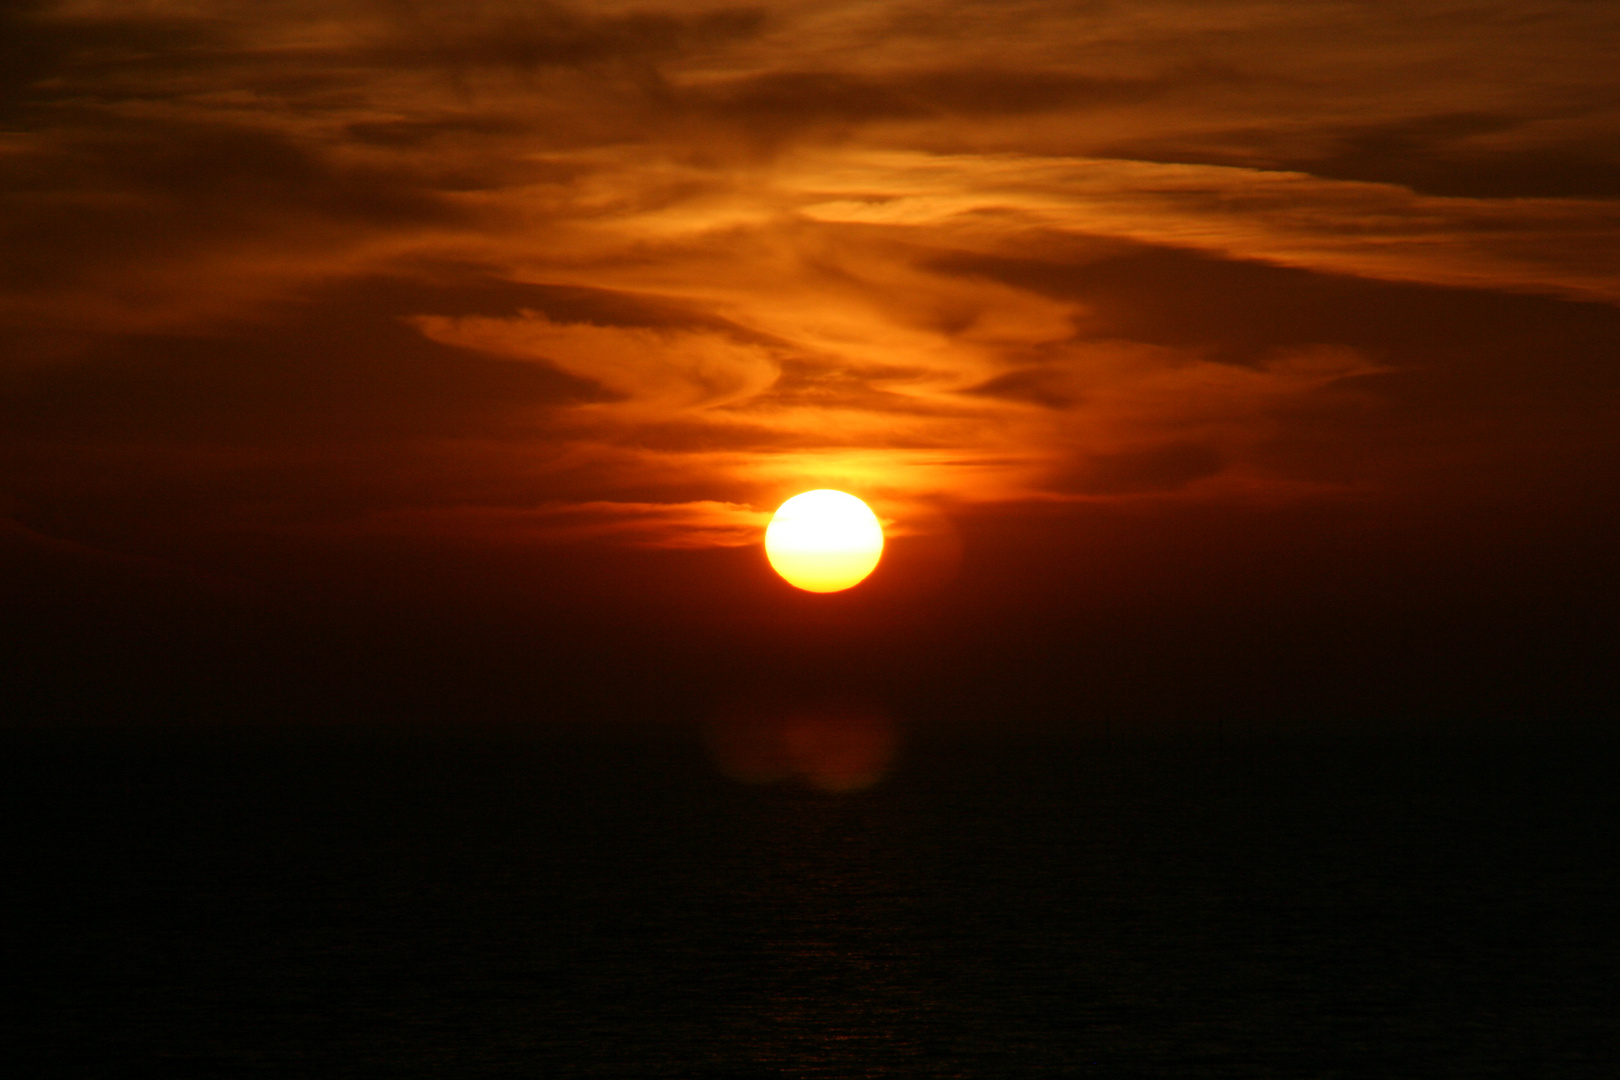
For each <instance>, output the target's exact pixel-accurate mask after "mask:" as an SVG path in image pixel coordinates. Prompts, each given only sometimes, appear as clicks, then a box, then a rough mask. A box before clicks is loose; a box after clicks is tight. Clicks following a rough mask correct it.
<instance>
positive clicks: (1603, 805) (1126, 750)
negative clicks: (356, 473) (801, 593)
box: [3, 730, 1620, 1078]
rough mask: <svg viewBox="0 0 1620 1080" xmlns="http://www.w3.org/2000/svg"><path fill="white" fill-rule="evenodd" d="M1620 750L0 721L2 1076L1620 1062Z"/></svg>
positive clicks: (1345, 1071)
mask: <svg viewBox="0 0 1620 1080" xmlns="http://www.w3.org/2000/svg"><path fill="white" fill-rule="evenodd" d="M1615 762H1616V756H1615V754H1614V753H1613V752H1612V750H1611V749H1607V748H1604V747H1602V746H1599V745H1598V744H1597V743H1595V742H1593V741H1592V740H1589V739H1588V740H1584V741H1582V740H1576V741H1571V742H1566V741H1561V740H1558V739H1545V740H1541V739H1536V738H1534V737H1531V736H1529V735H1527V734H1525V733H1520V734H1518V735H1515V736H1511V737H1509V736H1503V737H1500V738H1496V739H1494V740H1487V741H1485V742H1482V743H1479V744H1473V743H1469V742H1468V741H1466V740H1451V741H1449V742H1447V743H1445V744H1443V745H1439V746H1432V745H1424V744H1422V743H1421V742H1419V741H1418V740H1415V739H1401V738H1398V737H1389V738H1384V739H1378V740H1366V739H1351V738H1347V737H1342V736H1340V737H1320V738H1315V739H1294V740H1287V739H1277V738H1269V739H1258V738H1257V739H1252V740H1247V741H1244V740H1235V741H1232V742H1228V743H1226V744H1217V743H1215V742H1213V741H1210V740H1203V741H1197V740H1190V739H1189V740H1183V741H1181V742H1176V741H1174V740H1157V741H1154V740H1142V741H1136V742H1127V741H1121V742H1120V743H1119V744H1118V745H1113V746H1108V745H1104V744H1102V743H1101V742H1095V741H1093V742H1085V741H1078V740H1074V741H1065V740H1061V739H1049V738H1043V739H1036V738H1032V737H1024V738H1012V737H993V736H989V735H982V734H981V735H973V736H969V735H956V736H951V737H946V736H945V735H943V734H940V733H935V734H933V735H928V734H927V733H926V732H917V731H914V732H913V734H912V736H911V741H910V745H909V747H908V749H907V751H906V753H905V754H904V756H903V758H902V760H901V763H900V765H899V767H898V769H897V770H896V772H895V774H894V775H893V776H891V777H890V778H889V780H888V781H886V782H885V783H884V784H882V785H880V786H878V787H877V788H875V789H872V790H870V791H865V792H857V793H852V794H844V795H833V794H826V793H819V792H814V791H810V790H804V789H800V788H795V787H785V786H778V787H748V786H744V785H741V784H737V783H734V782H731V781H728V780H725V779H723V778H722V777H720V776H719V775H718V774H717V773H716V771H715V770H714V769H713V768H712V767H710V765H709V764H708V763H707V762H706V760H705V759H704V756H703V753H702V751H701V747H700V743H699V741H698V740H697V739H696V738H694V737H690V736H689V735H687V734H683V733H681V732H675V731H665V732H662V733H647V732H642V733H632V732H626V731H622V730H618V731H614V732H612V733H599V734H596V735H592V736H590V737H586V736H584V735H582V734H580V733H578V732H574V733H570V734H556V733H552V734H544V733H537V732H529V733H516V732H489V731H484V732H474V733H469V732H462V733H453V732H438V733H422V732H414V733H412V732H392V733H385V732H378V731H335V732H334V731H327V732H318V731H279V732H277V731H256V732H236V733H212V734H207V733H200V732H189V733H188V732H163V733H147V734H131V733H109V732H104V731H102V732H89V731H80V732H72V733H66V734H39V733H32V734H26V733H25V734H12V735H9V736H6V754H5V766H4V776H5V785H6V787H5V802H6V815H7V819H6V820H7V828H8V832H9V834H10V840H9V842H8V862H9V863H10V866H9V867H8V878H9V884H8V885H7V886H6V888H7V893H8V894H9V901H10V906H11V910H12V915H11V916H10V917H9V918H8V920H7V922H6V926H5V934H6V937H7V939H8V946H9V952H10V955H11V957H12V959H10V960H9V961H8V962H7V964H6V980H7V981H8V982H10V983H12V984H13V990H14V991H15V993H14V994H13V995H11V996H12V997H13V999H14V1000H21V1001H23V1002H24V1004H23V1005H21V1006H20V1007H13V1008H11V1009H10V1010H8V1011H7V1012H6V1014H5V1016H4V1020H3V1025H4V1027H5V1029H6V1030H5V1032H4V1041H5V1045H6V1046H7V1047H8V1049H7V1050H6V1055H5V1056H6V1058H7V1067H6V1069H5V1072H6V1073H7V1075H12V1076H50V1077H80V1076H83V1077H228V1076H266V1077H270V1076H274V1077H296V1076H318V1077H417V1076H421V1077H429V1076H432V1077H444V1076H456V1077H460V1076H471V1077H479V1076H502V1077H505V1076H532V1077H597V1076H602V1077H664V1076H669V1077H687V1076H695V1077H755V1076H760V1077H774V1076H782V1077H890V1076H893V1077H1021V1076H1032V1077H1033V1076H1098V1077H1274V1076H1275V1077H1313V1078H1324V1077H1478V1076H1502V1077H1516V1078H1522V1077H1549V1078H1552V1077H1557V1078H1578V1077H1610V1076H1614V1075H1617V1071H1620V1056H1617V1046H1620V1041H1617V1040H1620V1019H1617V1018H1620V1010H1617V1009H1616V1007H1615V1002H1616V1001H1620V943H1617V933H1616V915H1617V913H1620V905H1617V900H1620V862H1617V856H1620V844H1617V837H1620V829H1617V827H1616V823H1617V814H1620V799H1617V785H1616V783H1615V779H1614V772H1613V766H1614V764H1615Z"/></svg>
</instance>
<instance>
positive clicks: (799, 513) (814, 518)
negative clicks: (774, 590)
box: [765, 488, 883, 593]
mask: <svg viewBox="0 0 1620 1080" xmlns="http://www.w3.org/2000/svg"><path fill="white" fill-rule="evenodd" d="M882 555H883V526H882V525H881V524H879V523H878V519H877V515H876V514H874V513H872V510H871V508H870V507H868V506H867V505H866V504H865V503H864V502H862V501H861V500H859V499H857V498H856V497H855V496H853V495H846V494H845V493H844V492H842V491H834V490H832V489H831V488H818V489H817V490H815V491H806V492H804V493H803V494H802V495H795V496H793V498H791V499H789V500H788V501H787V502H785V503H783V504H782V505H781V506H780V507H779V508H778V509H777V511H776V516H775V517H773V518H771V523H770V525H769V526H768V527H767V528H766V529H765V557H766V558H768V559H770V561H771V567H772V568H773V569H774V570H775V571H776V572H777V573H778V574H781V575H782V577H783V579H784V580H786V581H787V583H788V584H789V585H793V586H795V587H796V588H800V589H803V590H805V591H806V592H818V593H829V592H839V591H841V590H843V589H847V588H850V587H851V586H853V585H858V584H860V583H861V582H862V581H864V580H865V579H866V576H867V575H868V574H870V573H871V572H872V570H873V568H874V567H876V566H877V564H878V559H879V558H881V557H882Z"/></svg>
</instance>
